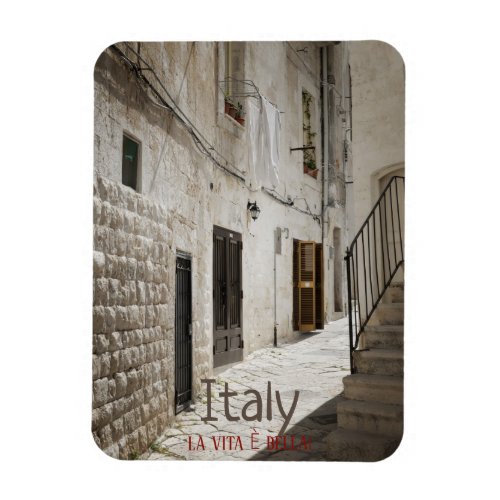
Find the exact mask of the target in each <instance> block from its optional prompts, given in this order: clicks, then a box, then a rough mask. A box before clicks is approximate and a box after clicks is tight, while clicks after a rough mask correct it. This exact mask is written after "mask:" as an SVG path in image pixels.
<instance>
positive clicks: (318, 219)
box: [262, 188, 321, 224]
mask: <svg viewBox="0 0 500 500" xmlns="http://www.w3.org/2000/svg"><path fill="white" fill-rule="evenodd" d="M262 190H263V191H264V192H265V193H266V194H267V195H268V196H270V197H271V198H274V199H275V200H277V201H279V202H280V203H281V204H282V205H285V206H287V207H289V208H293V209H294V210H296V211H297V212H300V213H302V214H305V215H309V216H310V217H312V218H313V219H314V220H315V221H316V222H317V223H318V224H321V214H314V213H312V212H311V211H310V210H303V209H302V208H300V207H297V206H296V205H295V204H294V202H295V200H304V201H305V202H306V205H307V207H308V208H309V205H308V203H307V200H305V198H294V199H293V200H286V199H285V198H284V197H282V196H281V195H280V194H279V193H277V192H276V191H275V190H274V189H269V188H262Z"/></svg>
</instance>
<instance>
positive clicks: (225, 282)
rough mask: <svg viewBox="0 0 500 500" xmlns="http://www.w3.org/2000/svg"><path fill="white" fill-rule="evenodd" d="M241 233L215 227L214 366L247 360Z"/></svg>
mask: <svg viewBox="0 0 500 500" xmlns="http://www.w3.org/2000/svg"><path fill="white" fill-rule="evenodd" d="M242 250H243V244H242V241H241V234H239V233H236V232H234V231H229V230H228V229H224V228H221V227H217V226H214V248H213V303H214V344H213V355H214V367H218V366H222V365H226V364H229V363H234V362H236V361H241V360H242V359H243V334H242V332H243V329H242V299H243V292H242V272H241V271H242V267H241V256H242Z"/></svg>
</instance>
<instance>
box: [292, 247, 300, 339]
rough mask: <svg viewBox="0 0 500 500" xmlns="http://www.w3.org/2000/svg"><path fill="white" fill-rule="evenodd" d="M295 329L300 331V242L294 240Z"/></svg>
mask: <svg viewBox="0 0 500 500" xmlns="http://www.w3.org/2000/svg"><path fill="white" fill-rule="evenodd" d="M292 321H293V329H294V330H295V331H296V330H298V329H299V241H298V240H293V312H292Z"/></svg>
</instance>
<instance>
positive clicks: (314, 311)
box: [293, 240, 324, 332]
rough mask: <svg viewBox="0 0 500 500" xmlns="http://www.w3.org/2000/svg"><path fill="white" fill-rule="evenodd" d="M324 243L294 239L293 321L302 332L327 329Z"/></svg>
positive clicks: (295, 327)
mask: <svg viewBox="0 0 500 500" xmlns="http://www.w3.org/2000/svg"><path fill="white" fill-rule="evenodd" d="M323 303H324V298H323V246H322V244H321V243H315V242H314V241H298V240H294V242H293V324H294V329H295V330H299V331H301V332H309V331H311V330H315V329H320V328H324V319H323V318H324V311H323Z"/></svg>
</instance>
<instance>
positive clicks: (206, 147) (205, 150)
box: [111, 44, 245, 183]
mask: <svg viewBox="0 0 500 500" xmlns="http://www.w3.org/2000/svg"><path fill="white" fill-rule="evenodd" d="M126 45H127V47H128V48H129V49H130V50H131V51H132V52H134V54H135V55H136V56H137V57H138V59H139V60H140V61H141V63H142V64H144V65H146V68H141V67H140V66H139V65H137V64H136V63H134V62H133V61H132V60H130V59H129V58H128V57H127V55H126V54H125V53H124V52H123V51H122V50H120V49H119V48H118V47H116V45H112V46H111V48H112V49H113V50H114V51H115V52H116V53H117V54H118V55H119V56H120V57H121V58H122V59H123V60H124V61H125V62H126V63H127V65H128V66H129V67H130V69H131V70H132V71H133V72H134V73H135V75H136V77H137V79H138V80H139V81H140V82H142V83H143V84H144V85H145V86H146V87H147V88H148V89H149V90H151V92H152V93H153V94H154V96H155V97H156V98H157V99H158V100H159V101H160V102H159V103H158V102H154V101H152V102H153V103H154V104H155V105H157V106H159V107H162V108H164V109H167V110H168V111H170V112H171V113H172V114H173V115H174V116H175V118H176V119H177V120H178V121H179V122H180V123H181V124H182V125H183V126H184V128H185V129H186V130H187V131H188V133H189V134H190V135H191V136H192V138H193V140H194V143H195V146H196V147H197V149H198V150H199V151H200V152H201V153H202V154H203V155H204V156H206V157H207V158H209V159H210V160H211V161H212V162H213V163H214V164H215V165H216V166H217V167H219V168H221V169H222V170H224V171H225V172H226V173H228V174H229V175H232V176H233V177H235V178H237V179H238V180H239V181H241V182H243V183H245V178H244V177H243V176H241V175H239V174H237V173H236V172H233V171H232V170H230V169H229V168H227V167H226V166H225V165H223V164H222V163H221V162H220V161H219V160H218V159H217V158H215V157H214V156H213V154H212V153H211V151H214V152H215V153H216V154H217V155H218V156H219V157H220V158H222V159H223V160H224V161H225V162H226V163H227V164H230V163H229V162H228V161H227V160H226V159H225V158H224V157H223V156H222V155H221V154H220V153H219V152H218V151H217V150H216V149H215V148H214V147H213V146H212V145H211V144H210V143H209V142H208V141H207V139H205V137H204V136H203V135H202V134H201V133H200V132H199V130H198V129H197V128H196V127H195V126H194V125H193V123H192V122H191V121H190V120H189V118H187V117H186V115H185V114H184V113H183V111H182V110H181V109H180V108H179V106H177V104H175V101H174V100H173V99H172V97H171V96H170V94H169V93H168V91H167V90H166V89H165V87H164V86H163V84H161V81H160V79H159V78H158V76H157V74H156V73H155V71H154V70H153V68H151V67H150V66H149V65H148V64H147V62H146V61H144V59H143V58H142V57H141V56H140V54H138V53H137V52H136V51H135V50H134V49H132V48H131V47H130V46H129V45H128V44H126ZM144 69H147V70H148V71H150V72H151V74H153V76H154V77H155V79H156V80H158V82H159V83H160V86H161V87H162V89H163V90H164V91H165V93H166V94H167V96H168V98H169V99H170V100H171V101H172V104H169V103H168V102H167V101H166V100H165V99H164V98H163V96H162V95H161V94H160V92H159V91H158V90H157V89H156V88H155V86H154V85H153V84H152V83H151V82H150V81H149V80H148V78H146V77H145V76H144V75H143V73H142V71H143V70H144ZM147 95H148V97H149V94H148V93H147ZM232 166H233V165H232ZM233 168H235V169H236V167H234V166H233Z"/></svg>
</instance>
